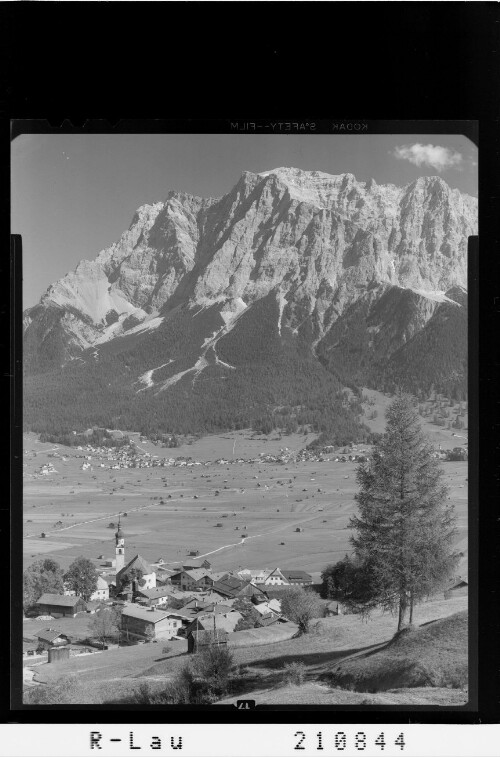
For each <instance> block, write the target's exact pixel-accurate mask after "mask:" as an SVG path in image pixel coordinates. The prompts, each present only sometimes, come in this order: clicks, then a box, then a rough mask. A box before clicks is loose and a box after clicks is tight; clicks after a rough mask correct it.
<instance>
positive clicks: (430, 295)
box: [409, 287, 461, 307]
mask: <svg viewBox="0 0 500 757" xmlns="http://www.w3.org/2000/svg"><path fill="white" fill-rule="evenodd" d="M409 289H410V290H411V291H412V292H415V294H418V295H420V297H425V298H426V299H427V300H432V301H433V302H451V304H452V305H456V306H457V307H461V305H460V304H459V303H458V302H455V300H452V299H450V298H449V297H447V296H446V292H443V291H440V290H436V291H428V290H425V289H413V288H412V287H409Z"/></svg>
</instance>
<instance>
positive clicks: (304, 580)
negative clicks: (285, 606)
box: [281, 570, 313, 586]
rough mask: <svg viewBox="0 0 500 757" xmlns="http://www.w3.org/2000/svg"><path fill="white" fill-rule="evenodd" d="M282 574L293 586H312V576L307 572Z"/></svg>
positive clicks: (284, 571) (289, 571)
mask: <svg viewBox="0 0 500 757" xmlns="http://www.w3.org/2000/svg"><path fill="white" fill-rule="evenodd" d="M281 573H282V574H283V575H284V577H285V579H286V580H287V581H288V583H289V584H291V585H292V586H312V583H313V579H312V576H311V575H310V574H309V573H306V571H305V570H282V571H281Z"/></svg>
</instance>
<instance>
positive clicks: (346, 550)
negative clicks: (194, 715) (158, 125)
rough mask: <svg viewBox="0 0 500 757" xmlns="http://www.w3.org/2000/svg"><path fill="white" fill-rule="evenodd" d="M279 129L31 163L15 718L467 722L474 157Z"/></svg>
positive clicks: (469, 150)
mask: <svg viewBox="0 0 500 757" xmlns="http://www.w3.org/2000/svg"><path fill="white" fill-rule="evenodd" d="M288 126H290V128H288ZM288 126H287V123H285V122H278V121H273V122H269V123H268V124H267V127H266V128H265V129H262V130H261V131H260V132H259V133H257V129H256V127H255V124H252V123H248V122H243V121H242V122H236V121H235V122H234V123H232V124H231V129H230V130H229V132H228V133H220V134H218V133H215V134H214V133H197V132H196V133H195V131H193V133H102V134H99V133H63V132H62V131H61V133H34V132H33V131H32V132H31V133H21V134H19V135H18V136H16V138H15V139H13V141H12V145H11V161H12V163H11V187H12V189H11V191H12V198H11V202H12V232H13V233H14V234H18V235H20V237H21V238H22V268H23V272H22V273H23V280H22V299H23V327H22V328H23V336H22V350H23V356H22V359H23V387H22V405H23V409H22V427H23V441H22V479H23V480H22V519H23V523H22V554H23V563H22V566H20V574H19V576H18V581H17V584H18V586H19V592H20V591H21V585H22V605H23V619H22V629H19V632H20V633H21V635H22V674H23V700H22V702H23V704H24V705H29V706H38V705H39V706H44V705H55V706H65V705H93V706H98V707H102V708H103V709H104V708H106V707H108V706H110V705H112V706H115V705H129V706H130V705H135V706H137V707H138V708H140V707H145V706H150V705H151V706H155V705H165V706H170V705H183V706H186V705H187V706H193V707H194V708H195V707H196V708H198V707H202V706H208V707H213V706H220V705H235V704H236V703H237V702H238V701H241V700H251V701H252V702H254V703H255V705H256V706H257V707H258V706H261V705H265V706H267V707H282V706H293V707H310V706H313V707H318V708H321V707H325V706H326V707H337V706H343V705H351V706H354V707H358V706H363V707H366V706H375V707H378V708H380V707H382V708H384V707H389V708H390V707H393V706H402V707H406V708H409V709H413V710H415V708H418V707H420V706H424V707H426V708H429V707H430V708H436V710H439V709H441V708H448V709H453V708H464V707H466V706H467V705H468V704H470V688H469V684H470V676H471V673H472V671H471V670H470V665H469V652H470V649H469V613H468V611H469V576H470V573H469V538H468V537H469V525H468V524H469V522H470V521H469V515H470V507H469V499H468V483H469V448H468V438H469V420H470V423H471V427H472V425H473V423H474V422H475V421H474V418H473V417H472V415H471V417H470V419H469V400H470V397H469V384H468V375H469V366H468V354H469V353H468V323H469V319H468V254H469V255H470V248H471V238H475V237H476V236H477V235H478V161H479V160H480V156H479V157H478V149H477V146H476V144H475V143H474V141H473V140H472V139H470V138H469V137H468V136H465V133H466V131H467V130H465V129H464V131H463V132H459V131H456V130H452V129H450V130H449V131H448V132H447V133H444V131H439V130H438V131H436V133H432V132H430V131H429V130H428V129H427V130H426V131H425V133H421V132H419V131H418V122H416V123H415V131H414V132H413V133H412V132H411V131H410V130H409V129H408V128H404V123H402V128H401V130H400V133H398V132H397V131H394V132H393V133H382V132H383V129H380V132H381V133H373V132H372V133H370V132H369V131H368V130H364V129H363V125H362V124H361V123H359V124H358V123H355V122H353V123H352V124H351V127H352V128H351V130H350V133H347V129H346V128H344V129H342V128H340V127H338V128H337V129H333V128H332V130H331V133H329V134H325V133H314V128H313V127H314V123H311V122H308V123H307V124H306V123H304V124H302V123H300V122H299V121H297V122H296V123H295V122H293V123H292V124H288ZM344 127H345V125H344ZM472 548H473V547H472V545H471V550H472ZM21 571H22V576H21ZM474 591H475V586H474V584H473V583H471V594H472V592H474ZM471 622H472V623H475V622H476V619H475V618H474V617H473V615H472V614H471ZM20 654H21V649H20V648H19V655H20ZM18 664H20V661H18Z"/></svg>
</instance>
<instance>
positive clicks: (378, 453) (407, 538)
mask: <svg viewBox="0 0 500 757" xmlns="http://www.w3.org/2000/svg"><path fill="white" fill-rule="evenodd" d="M386 420H387V425H386V430H385V434H384V435H383V436H382V438H381V439H380V441H379V442H378V443H377V444H376V445H375V446H374V449H373V454H372V459H371V460H370V462H369V463H367V464H361V465H360V466H359V468H358V472H357V481H358V484H359V487H360V489H359V492H358V494H357V495H356V501H357V503H358V506H359V515H357V516H355V517H353V518H351V521H350V527H351V528H352V529H353V530H354V531H355V535H353V536H352V538H351V542H352V545H353V547H354V553H355V556H356V558H357V559H358V560H360V561H361V563H362V564H363V565H365V566H366V567H367V569H368V572H369V576H370V581H369V586H370V591H369V595H368V596H367V595H366V592H364V593H362V596H361V597H360V601H359V608H358V609H360V610H361V611H362V612H366V613H368V612H370V611H371V610H372V609H373V608H374V607H376V606H381V607H383V608H384V609H386V610H390V611H392V612H397V613H398V630H400V629H401V628H402V627H403V625H404V624H405V622H406V617H407V612H408V610H409V616H410V617H409V621H410V623H411V622H412V620H413V607H414V605H415V603H417V602H418V601H421V600H422V599H423V598H424V597H425V596H428V595H429V594H430V593H431V592H432V591H433V590H434V589H436V588H437V587H438V586H440V585H442V583H443V582H444V580H445V578H446V577H448V576H449V575H450V574H451V573H452V572H453V570H454V568H455V566H456V563H457V561H458V557H459V555H458V553H457V552H455V551H453V538H454V535H455V515H454V509H453V506H452V504H451V502H450V501H449V499H448V497H447V489H446V487H445V486H444V484H443V482H442V475H443V471H442V468H441V466H440V464H439V461H438V460H437V459H436V458H435V457H434V450H433V448H432V447H431V445H430V444H429V443H428V441H427V439H426V437H425V435H424V433H423V432H422V429H421V427H420V423H419V420H418V413H417V411H416V410H415V408H414V406H413V400H412V398H411V397H410V396H408V395H403V394H402V395H399V396H398V397H396V399H395V400H394V401H393V402H392V403H391V405H390V406H389V408H388V409H387V413H386ZM355 601H356V598H355V597H354V603H355Z"/></svg>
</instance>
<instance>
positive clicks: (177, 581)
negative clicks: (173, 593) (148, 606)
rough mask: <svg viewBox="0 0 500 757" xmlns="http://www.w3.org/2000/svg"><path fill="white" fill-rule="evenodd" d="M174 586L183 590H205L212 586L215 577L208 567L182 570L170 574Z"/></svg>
mask: <svg viewBox="0 0 500 757" xmlns="http://www.w3.org/2000/svg"><path fill="white" fill-rule="evenodd" d="M170 582H171V584H172V586H177V587H178V588H179V589H181V590H182V591H197V590H198V591H203V590H207V589H210V588H212V586H213V583H214V581H213V578H212V576H211V575H210V572H209V571H208V570H207V569H206V568H193V569H190V570H184V569H183V570H180V571H179V572H178V573H174V574H173V575H172V576H170Z"/></svg>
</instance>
